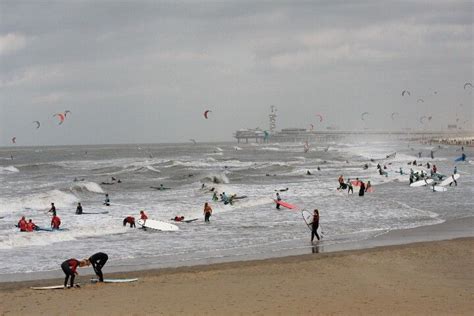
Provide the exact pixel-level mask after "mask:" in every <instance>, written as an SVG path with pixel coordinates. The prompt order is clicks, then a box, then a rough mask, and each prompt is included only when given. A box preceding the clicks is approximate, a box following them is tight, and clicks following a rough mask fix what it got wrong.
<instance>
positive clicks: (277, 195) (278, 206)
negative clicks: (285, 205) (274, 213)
mask: <svg viewBox="0 0 474 316" xmlns="http://www.w3.org/2000/svg"><path fill="white" fill-rule="evenodd" d="M276 200H277V202H276V208H277V209H278V210H279V209H280V204H279V203H278V202H280V201H281V197H280V193H278V192H277V194H276Z"/></svg>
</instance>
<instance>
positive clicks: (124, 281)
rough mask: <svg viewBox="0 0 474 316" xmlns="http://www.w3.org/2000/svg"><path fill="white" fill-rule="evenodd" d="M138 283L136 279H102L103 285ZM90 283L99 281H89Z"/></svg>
mask: <svg viewBox="0 0 474 316" xmlns="http://www.w3.org/2000/svg"><path fill="white" fill-rule="evenodd" d="M135 281H138V279H137V278H135V279H104V283H129V282H135ZM91 282H92V283H97V282H99V279H91Z"/></svg>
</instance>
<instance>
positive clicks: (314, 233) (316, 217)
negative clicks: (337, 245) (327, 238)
mask: <svg viewBox="0 0 474 316" xmlns="http://www.w3.org/2000/svg"><path fill="white" fill-rule="evenodd" d="M318 228H319V211H318V210H317V209H315V210H314V215H313V222H312V223H311V243H313V240H314V236H316V238H317V239H318V240H320V238H319V235H318Z"/></svg>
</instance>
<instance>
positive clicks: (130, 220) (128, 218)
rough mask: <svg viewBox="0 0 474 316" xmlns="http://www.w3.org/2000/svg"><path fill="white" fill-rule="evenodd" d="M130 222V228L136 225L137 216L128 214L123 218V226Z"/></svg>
mask: <svg viewBox="0 0 474 316" xmlns="http://www.w3.org/2000/svg"><path fill="white" fill-rule="evenodd" d="M127 224H130V228H132V227H135V217H133V216H127V217H125V218H124V219H123V226H126V225H127Z"/></svg>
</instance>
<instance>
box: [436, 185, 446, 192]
mask: <svg viewBox="0 0 474 316" xmlns="http://www.w3.org/2000/svg"><path fill="white" fill-rule="evenodd" d="M433 191H436V192H446V191H448V189H446V188H445V187H440V186H437V185H435V186H434V187H433Z"/></svg>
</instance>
